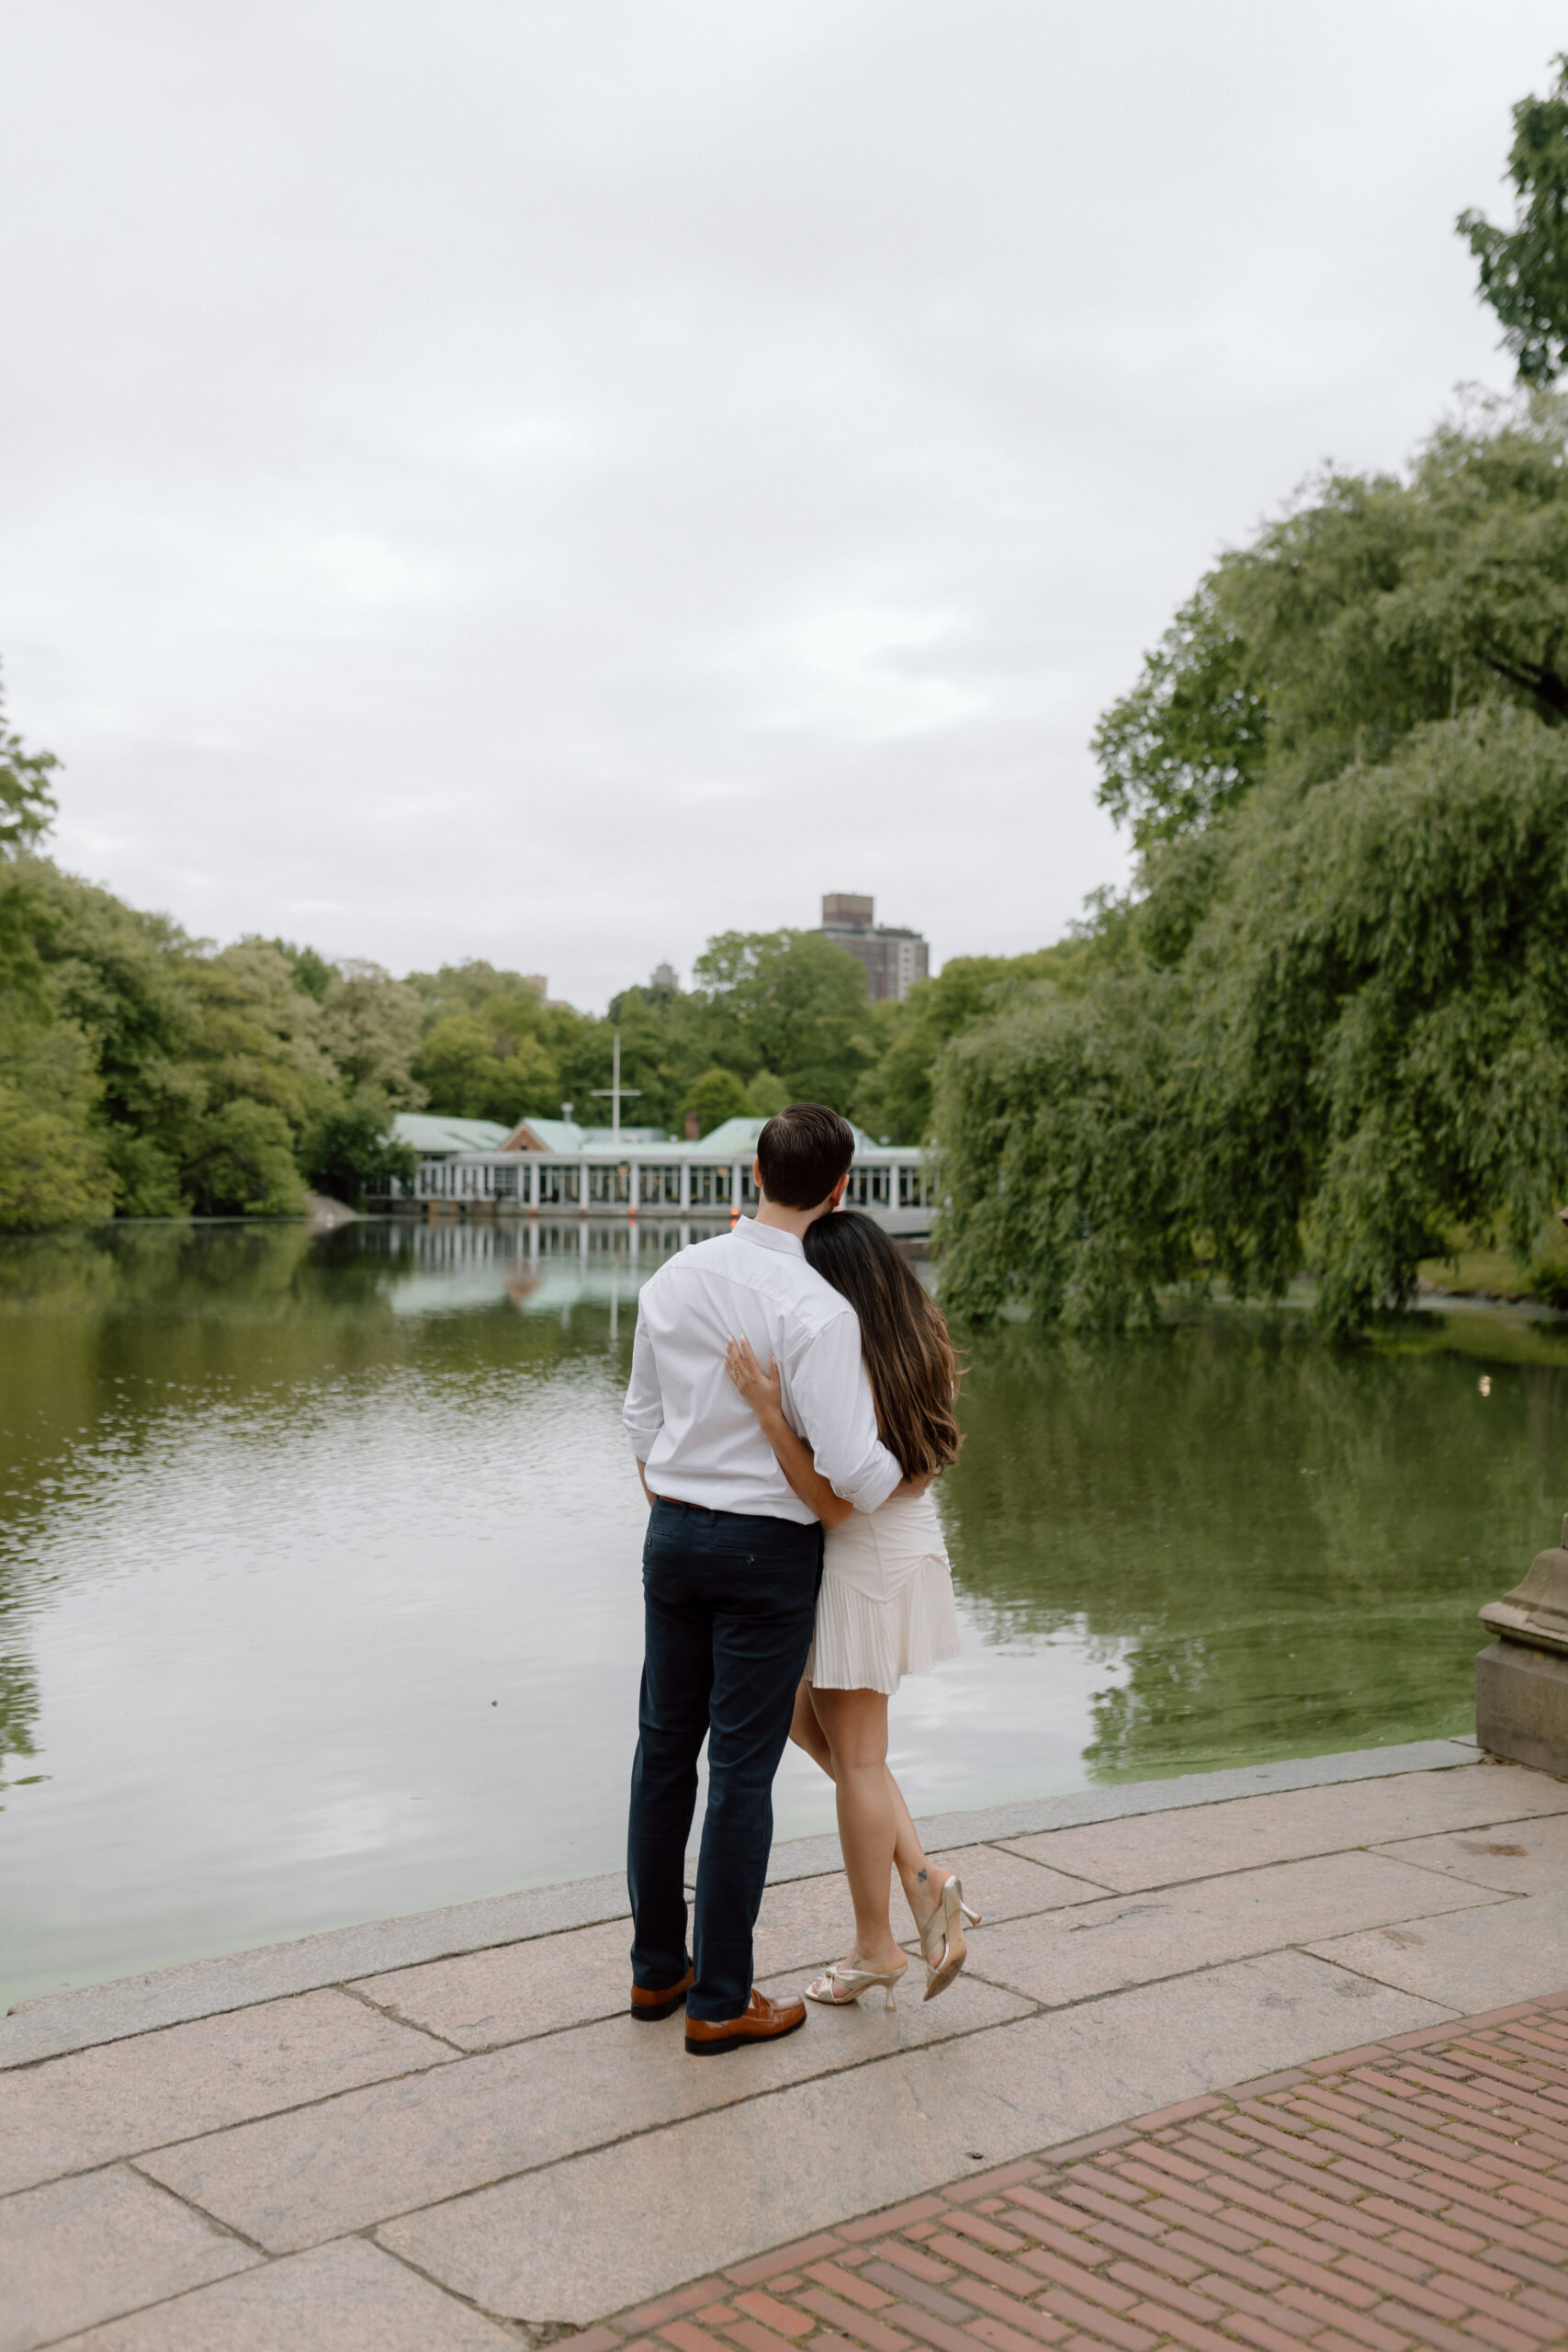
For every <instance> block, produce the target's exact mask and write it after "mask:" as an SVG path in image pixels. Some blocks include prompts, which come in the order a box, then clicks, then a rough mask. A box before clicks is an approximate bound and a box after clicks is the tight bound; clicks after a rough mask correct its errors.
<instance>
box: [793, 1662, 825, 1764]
mask: <svg viewBox="0 0 1568 2352" xmlns="http://www.w3.org/2000/svg"><path fill="white" fill-rule="evenodd" d="M789 1736H790V1737H791V1739H792V1740H793V1741H794V1742H795V1746H796V1747H801V1748H804V1749H805V1751H806V1753H807V1756H809V1757H810V1758H811V1761H812V1762H813V1763H814V1764H818V1765H820V1766H821V1768H822V1770H823V1771H824V1772H826V1773H827V1775H828V1778H829V1780H831V1779H832V1777H833V1751H832V1749H831V1748H830V1747H829V1745H828V1735H827V1733H826V1732H825V1731H824V1730H823V1728H822V1726H821V1724H820V1723H819V1722H818V1718H817V1710H816V1708H815V1707H814V1706H813V1705H812V1703H811V1685H810V1683H809V1682H803V1683H802V1684H801V1685H800V1688H799V1689H798V1691H796V1692H795V1713H794V1715H793V1716H792V1717H791V1719H790V1726H789Z"/></svg>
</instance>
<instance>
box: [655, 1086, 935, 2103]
mask: <svg viewBox="0 0 1568 2352" xmlns="http://www.w3.org/2000/svg"><path fill="white" fill-rule="evenodd" d="M853 1156H854V1134H853V1130H852V1128H851V1127H850V1126H849V1125H847V1124H846V1122H845V1121H844V1120H842V1119H840V1116H839V1114H838V1113H837V1112H836V1111H827V1110H824V1109H823V1108H822V1107H821V1105H820V1104H819V1103H795V1104H793V1105H792V1106H791V1108H790V1109H789V1110H787V1111H781V1112H780V1113H779V1114H778V1116H777V1117H776V1118H773V1119H770V1120H769V1121H768V1124H767V1125H766V1126H765V1127H764V1128H763V1129H762V1132H761V1136H759V1138H758V1142H757V1159H756V1177H757V1185H758V1190H759V1192H760V1193H761V1205H760V1206H759V1208H758V1211H757V1215H756V1217H755V1219H754V1220H751V1219H748V1218H742V1219H741V1220H740V1222H739V1224H738V1225H737V1226H736V1227H735V1228H734V1230H733V1232H730V1233H727V1234H722V1235H720V1236H719V1237H718V1238H716V1239H715V1240H712V1241H704V1242H701V1243H699V1244H698V1245H697V1247H696V1248H695V1249H692V1250H682V1251H681V1252H680V1254H679V1255H678V1256H677V1257H674V1258H671V1259H670V1260H669V1261H667V1262H666V1263H665V1264H664V1265H662V1266H661V1267H660V1269H659V1272H657V1273H656V1274H654V1275H653V1276H652V1278H651V1280H650V1281H649V1282H648V1283H646V1284H645V1285H644V1288H643V1290H642V1293H641V1295H640V1297H639V1299H638V1302H637V1341H636V1344H635V1346H634V1348H633V1351H632V1376H631V1385H630V1386H629V1388H628V1389H627V1391H626V1410H625V1413H624V1416H623V1419H625V1422H626V1430H627V1434H628V1435H629V1436H630V1438H631V1442H632V1448H633V1451H634V1452H635V1453H636V1455H637V1470H638V1475H639V1476H640V1477H641V1479H642V1484H643V1492H644V1493H645V1494H646V1495H647V1497H648V1499H649V1506H650V1510H651V1516H650V1518H649V1525H648V1539H647V1542H646V1544H644V1547H643V1555H642V1580H643V1601H644V1614H645V1634H644V1656H643V1669H642V1698H641V1702H640V1706H639V1709H638V1718H637V1720H638V1738H637V1760H636V1762H635V1763H634V1765H633V1767H632V1796H631V1823H630V1831H629V1835H628V1838H627V1860H626V1879H627V1883H628V1885H629V1887H630V1890H631V1902H632V1955H631V1956H632V1999H631V2006H632V2015H633V2016H634V2017H637V2018H664V2017H669V2016H670V2015H671V2012H672V2011H673V2010H675V2009H676V2008H678V2007H680V2005H681V2003H682V2001H684V2002H685V2003H686V2047H687V2049H688V2050H689V2051H691V2052H693V2054H694V2056H706V2055H709V2054H717V2053H718V2052H721V2051H726V2050H738V2049H739V2048H740V2047H741V2045H742V2044H743V2043H745V2042H750V2041H776V2040H777V2039H778V2037H779V2036H780V2035H781V2034H785V2033H793V2032H794V2031H795V2028H796V2027H797V2026H800V2025H804V2023H805V2022H806V2004H805V2002H804V2001H798V2000H795V2001H770V2000H769V1999H768V1998H767V1996H765V1995H764V1994H761V1993H759V1992H758V1991H757V1990H756V1989H755V1988H754V1986H753V1985H752V1983H751V1930H752V1928H753V1927H754V1926H755V1925H756V1919H757V1911H758V1907H759V1905H761V1899H762V1885H763V1881H764V1878H765V1876H766V1872H767V1867H768V1853H769V1849H770V1848H771V1847H772V1845H773V1775H774V1773H775V1772H776V1771H777V1770H778V1763H779V1758H780V1757H781V1756H782V1755H783V1753H784V1741H785V1739H786V1738H787V1737H788V1736H789V1724H790V1716H791V1713H792V1712H793V1709H794V1704H795V1688H796V1686H797V1684H798V1682H799V1680H800V1677H801V1674H802V1671H803V1670H804V1668H805V1665H806V1660H807V1653H808V1651H809V1649H810V1647H811V1634H812V1628H813V1624H814V1623H815V1619H816V1613H817V1588H818V1583H819V1582H820V1580H821V1575H822V1529H821V1526H820V1524H819V1522H818V1521H817V1520H815V1519H813V1517H812V1516H811V1513H810V1512H809V1510H807V1507H806V1505H805V1504H804V1503H803V1502H802V1501H801V1500H800V1499H799V1498H798V1496H797V1495H796V1494H795V1491H794V1489H793V1487H791V1486H790V1485H789V1483H788V1481H787V1480H786V1479H785V1477H784V1473H783V1471H782V1470H781V1469H780V1468H779V1465H778V1463H777V1460H776V1459H775V1457H774V1454H773V1448H772V1446H771V1445H770V1444H769V1443H768V1442H767V1440H766V1438H765V1437H764V1436H763V1435H762V1431H761V1423H760V1422H759V1421H758V1419H757V1416H756V1414H755V1413H754V1412H753V1411H752V1410H751V1408H750V1405H748V1404H747V1403H746V1402H745V1400H744V1399H743V1398H742V1397H740V1396H739V1394H738V1393H737V1391H736V1389H735V1388H734V1386H733V1385H732V1384H731V1382H730V1380H729V1377H728V1373H727V1372H726V1370H725V1349H726V1347H727V1345H728V1341H729V1340H731V1339H737V1340H739V1339H745V1340H750V1342H751V1346H752V1349H753V1351H754V1352H755V1354H756V1357H757V1361H758V1363H762V1364H766V1363H770V1362H771V1363H775V1364H776V1365H777V1366H778V1368H779V1374H780V1381H781V1385H782V1389H783V1396H784V1411H785V1413H786V1415H787V1416H788V1418H789V1419H790V1421H791V1423H792V1425H793V1426H794V1427H795V1429H797V1430H799V1431H800V1433H801V1434H802V1435H803V1436H804V1437H805V1438H806V1440H807V1443H808V1444H809V1445H810V1446H811V1447H812V1449H813V1451H814V1453H815V1454H816V1458H817V1467H818V1470H819V1471H820V1472H821V1473H822V1475H823V1476H824V1477H825V1478H826V1479H827V1480H828V1482H829V1486H831V1487H833V1488H834V1490H835V1492H836V1493H838V1494H840V1495H842V1496H843V1497H844V1498H845V1500H846V1501H848V1502H852V1503H853V1504H854V1505H855V1506H856V1507H857V1509H859V1510H864V1511H872V1510H876V1508H877V1506H878V1505H879V1504H881V1503H884V1502H886V1499H887V1498H888V1496H889V1495H890V1494H891V1493H892V1492H893V1489H894V1488H895V1487H897V1485H898V1484H899V1483H900V1481H901V1479H902V1476H903V1473H902V1471H901V1469H900V1467H899V1465H898V1464H897V1462H896V1461H895V1460H894V1458H893V1456H892V1454H891V1453H888V1451H887V1449H886V1446H885V1445H883V1444H882V1442H880V1440H879V1439H878V1437H877V1434H876V1409H875V1407H874V1404H873V1402H872V1395H871V1384H870V1382H869V1381H868V1380H867V1378H866V1374H865V1367H864V1365H863V1363H862V1361H861V1338H860V1325H859V1323H858V1322H857V1321H856V1319H855V1313H854V1309H853V1308H852V1306H850V1304H849V1301H848V1300H847V1299H846V1298H843V1297H842V1296H841V1295H840V1293H839V1292H838V1291H836V1290H834V1289H833V1288H832V1287H831V1285H830V1284H829V1283H825V1282H824V1281H823V1280H822V1278H821V1276H820V1275H819V1274H817V1273H814V1272H812V1269H811V1268H810V1267H809V1266H808V1265H807V1262H806V1253H805V1250H803V1248H802V1246H801V1236H802V1234H803V1233H804V1232H805V1231H806V1228H807V1226H808V1225H810V1224H811V1223H812V1222H813V1221H814V1220H815V1219H816V1218H818V1217H819V1216H827V1215H828V1214H829V1211H830V1210H832V1209H835V1208H837V1206H838V1204H839V1203H840V1200H841V1199H842V1197H843V1191H844V1184H845V1182H846V1180H847V1178H848V1174H849V1167H850V1161H851V1159H852V1158H853ZM705 1739H706V1741H707V1743H708V1802H707V1812H706V1815H705V1818H704V1822H703V1842H702V1852H701V1855H700V1858H699V1860H698V1863H697V1899H696V1906H695V1910H696V1916H695V1923H694V1934H693V1939H692V1954H691V1962H690V1964H688V1960H687V1951H686V1898H685V1891H684V1871H685V1858H686V1839H687V1838H688V1836H689V1835H690V1832H691V1826H692V1815H693V1814H694V1811H695V1808H696V1797H697V1758H698V1755H699V1754H700V1752H701V1749H702V1745H703V1741H704V1740H705Z"/></svg>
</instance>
